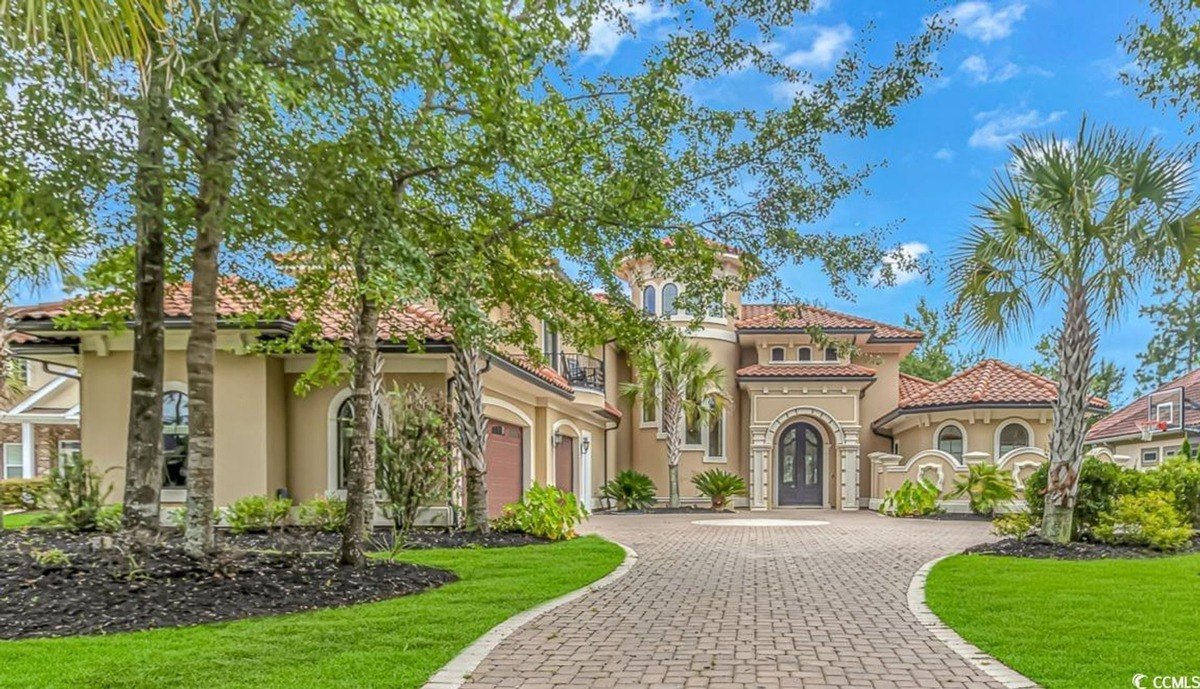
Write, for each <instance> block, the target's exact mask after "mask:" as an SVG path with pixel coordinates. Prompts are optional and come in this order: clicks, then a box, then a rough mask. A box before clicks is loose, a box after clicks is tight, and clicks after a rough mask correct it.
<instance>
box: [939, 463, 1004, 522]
mask: <svg viewBox="0 0 1200 689" xmlns="http://www.w3.org/2000/svg"><path fill="white" fill-rule="evenodd" d="M963 495H965V496H967V501H968V502H969V504H970V507H971V511H972V512H974V513H975V514H987V515H994V514H995V513H996V508H997V507H998V506H999V505H1000V504H1001V503H1005V502H1008V501H1009V500H1012V499H1013V498H1015V497H1016V496H1017V489H1016V487H1015V486H1014V485H1013V480H1012V476H1010V475H1009V474H1007V473H1005V472H1003V471H1000V469H999V468H998V467H997V466H996V465H995V464H972V465H970V466H969V467H967V475H966V476H964V477H962V478H960V479H959V480H958V481H956V482H955V484H954V490H953V491H951V492H950V497H954V498H957V497H961V496H963Z"/></svg>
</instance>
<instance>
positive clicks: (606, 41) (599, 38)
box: [583, 0, 675, 60]
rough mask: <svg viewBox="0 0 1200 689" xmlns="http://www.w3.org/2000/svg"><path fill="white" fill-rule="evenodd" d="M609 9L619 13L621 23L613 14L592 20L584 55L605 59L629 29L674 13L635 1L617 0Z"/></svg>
mask: <svg viewBox="0 0 1200 689" xmlns="http://www.w3.org/2000/svg"><path fill="white" fill-rule="evenodd" d="M612 10H613V11H614V12H617V13H619V14H620V15H621V17H623V18H624V22H622V21H621V18H619V17H616V16H612V17H597V18H596V20H595V21H594V22H593V23H592V26H591V31H590V33H589V36H588V46H587V49H585V50H584V51H583V54H584V55H587V56H590V57H598V58H601V59H604V60H607V59H608V58H610V57H612V56H613V55H614V54H615V53H616V52H617V48H619V47H621V44H622V43H624V42H625V39H627V38H629V37H630V31H631V30H632V31H637V30H638V29H640V28H642V27H645V26H649V25H651V24H654V23H657V22H660V21H662V20H664V19H670V18H671V17H673V16H675V13H674V12H672V11H671V8H669V7H666V6H664V5H657V4H654V3H650V2H641V1H639V0H629V1H628V2H621V3H617V4H615V5H614V6H613V7H612Z"/></svg>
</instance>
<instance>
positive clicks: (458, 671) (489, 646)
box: [424, 538, 638, 689]
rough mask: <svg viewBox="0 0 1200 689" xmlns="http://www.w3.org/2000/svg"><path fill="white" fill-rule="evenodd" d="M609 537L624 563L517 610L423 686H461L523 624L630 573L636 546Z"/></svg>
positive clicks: (454, 688) (451, 688) (441, 688)
mask: <svg viewBox="0 0 1200 689" xmlns="http://www.w3.org/2000/svg"><path fill="white" fill-rule="evenodd" d="M606 540H609V541H612V542H613V543H616V544H617V545H619V546H621V548H622V549H623V550H624V551H625V559H624V560H623V561H622V562H621V564H619V565H617V568H616V569H614V570H613V571H611V572H609V573H608V574H606V575H605V576H604V577H602V578H600V579H597V580H596V581H593V582H592V583H590V584H588V585H587V586H584V587H583V588H578V589H575V590H574V591H572V592H570V593H568V594H565V595H562V596H559V597H558V598H555V599H553V600H549V601H546V602H545V603H542V604H541V605H538V606H536V607H533V608H530V609H528V610H526V611H525V612H521V613H517V614H516V615H513V616H512V617H510V618H508V619H507V620H504V621H503V622H501V623H500V624H498V625H496V626H495V627H492V628H491V629H489V630H488V631H487V632H486V633H484V635H483V636H481V637H479V638H478V639H476V640H475V643H473V644H471V645H470V646H467V647H466V648H464V649H463V650H462V651H461V652H460V653H459V654H458V655H456V656H454V657H453V658H451V659H450V662H448V663H446V664H445V665H443V666H442V668H441V669H440V670H438V671H437V672H436V673H434V675H433V677H430V678H429V681H428V682H426V683H425V686H424V689H459V687H461V686H462V685H463V683H464V682H466V681H467V679H468V678H469V677H470V676H471V673H472V672H474V671H475V668H477V667H479V664H480V663H481V662H483V659H484V658H486V657H487V655H488V654H489V653H491V652H492V651H493V650H494V649H495V648H496V647H497V646H499V645H500V642H501V641H504V640H505V639H507V638H508V637H510V636H512V634H513V633H514V632H516V631H517V630H518V629H520V628H521V627H522V626H524V625H526V624H528V623H530V622H532V621H533V620H535V619H537V618H538V617H541V616H542V614H544V613H547V612H550V611H551V610H553V609H555V608H558V607H561V606H563V605H566V604H567V603H570V602H571V601H573V600H575V599H577V598H580V597H582V596H585V595H587V594H589V593H591V592H592V591H596V590H598V589H602V588H604V587H605V586H608V585H609V584H612V583H613V582H615V581H616V580H618V579H620V578H621V577H623V576H625V575H626V574H628V573H629V570H630V569H632V568H633V566H634V565H635V564H637V559H638V555H637V553H636V552H635V551H634V550H633V548H630V547H629V546H627V545H625V544H623V543H617V542H616V541H613V540H612V539H611V538H610V539H606Z"/></svg>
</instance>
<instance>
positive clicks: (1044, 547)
mask: <svg viewBox="0 0 1200 689" xmlns="http://www.w3.org/2000/svg"><path fill="white" fill-rule="evenodd" d="M963 552H965V553H967V554H973V555H1004V556H1007V557H1029V558H1036V559H1056V560H1115V559H1144V558H1153V557H1168V556H1171V555H1181V554H1186V553H1198V552H1200V538H1197V539H1194V540H1193V541H1192V544H1191V545H1190V546H1188V547H1186V548H1184V549H1182V550H1178V551H1175V552H1172V553H1164V552H1161V551H1158V550H1152V549H1150V548H1140V547H1134V546H1112V545H1105V544H1104V543H1094V542H1091V541H1075V542H1072V543H1067V544H1066V545H1062V544H1059V543H1053V542H1050V541H1047V540H1044V539H1041V538H1037V537H1033V536H1031V537H1029V538H1026V539H1024V540H1020V541H1018V540H1017V539H1015V538H1006V539H1004V540H1002V541H996V542H994V543H982V544H980V545H977V546H973V547H971V548H968V549H967V550H965V551H963Z"/></svg>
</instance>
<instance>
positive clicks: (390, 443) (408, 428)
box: [376, 385, 455, 542]
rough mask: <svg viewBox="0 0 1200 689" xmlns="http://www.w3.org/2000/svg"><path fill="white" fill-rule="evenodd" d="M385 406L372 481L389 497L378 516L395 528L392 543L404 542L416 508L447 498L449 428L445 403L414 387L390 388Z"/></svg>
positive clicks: (451, 430)
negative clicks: (386, 519)
mask: <svg viewBox="0 0 1200 689" xmlns="http://www.w3.org/2000/svg"><path fill="white" fill-rule="evenodd" d="M386 402H387V405H386V406H387V407H388V408H389V410H388V412H387V414H386V415H385V418H384V422H383V423H382V424H381V427H380V430H379V433H378V437H377V440H376V447H377V449H378V454H377V456H376V462H377V464H376V480H377V482H378V487H379V489H380V490H382V491H383V492H384V493H386V494H387V496H388V502H387V503H386V504H385V505H384V506H383V512H384V514H386V515H387V516H388V517H389V518H391V520H392V523H393V524H395V526H396V536H397V537H396V542H403V541H404V537H405V535H406V534H407V533H408V531H409V529H411V528H412V527H413V524H414V522H416V519H417V511H418V510H419V509H420V507H421V505H422V504H425V503H428V502H431V501H434V500H437V499H439V498H443V497H445V495H446V491H447V485H448V478H449V476H450V466H451V461H452V459H453V457H454V435H455V434H454V425H453V424H452V423H450V422H449V418H450V410H449V409H448V408H447V407H446V402H445V400H443V399H442V398H440V397H436V398H435V397H431V396H430V395H429V394H428V393H427V392H426V391H425V388H423V387H421V386H419V385H409V386H407V387H405V388H403V389H401V388H399V387H395V388H393V389H392V391H391V392H389V393H388V394H387V399H386Z"/></svg>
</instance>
